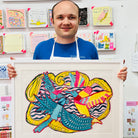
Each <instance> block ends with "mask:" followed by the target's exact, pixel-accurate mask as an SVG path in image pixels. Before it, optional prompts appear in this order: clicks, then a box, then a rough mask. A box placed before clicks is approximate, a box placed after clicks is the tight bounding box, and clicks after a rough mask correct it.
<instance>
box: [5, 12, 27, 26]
mask: <svg viewBox="0 0 138 138" xmlns="http://www.w3.org/2000/svg"><path fill="white" fill-rule="evenodd" d="M6 23H7V28H24V27H26V23H25V10H24V9H6Z"/></svg>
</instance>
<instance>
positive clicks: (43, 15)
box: [28, 8, 48, 27]
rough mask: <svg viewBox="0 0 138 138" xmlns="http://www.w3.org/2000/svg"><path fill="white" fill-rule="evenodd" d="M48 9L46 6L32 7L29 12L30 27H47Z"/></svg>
mask: <svg viewBox="0 0 138 138" xmlns="http://www.w3.org/2000/svg"><path fill="white" fill-rule="evenodd" d="M47 24H48V21H47V11H46V9H45V8H41V9H38V8H31V9H30V10H29V12H28V26H29V27H46V26H47Z"/></svg>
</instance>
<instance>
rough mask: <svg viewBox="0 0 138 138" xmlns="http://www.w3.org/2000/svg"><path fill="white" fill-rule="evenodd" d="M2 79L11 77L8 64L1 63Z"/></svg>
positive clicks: (0, 75)
mask: <svg viewBox="0 0 138 138" xmlns="http://www.w3.org/2000/svg"><path fill="white" fill-rule="evenodd" d="M0 79H9V77H8V70H7V65H2V64H0Z"/></svg>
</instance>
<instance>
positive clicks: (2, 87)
mask: <svg viewBox="0 0 138 138" xmlns="http://www.w3.org/2000/svg"><path fill="white" fill-rule="evenodd" d="M8 95H9V86H8V84H0V96H8Z"/></svg>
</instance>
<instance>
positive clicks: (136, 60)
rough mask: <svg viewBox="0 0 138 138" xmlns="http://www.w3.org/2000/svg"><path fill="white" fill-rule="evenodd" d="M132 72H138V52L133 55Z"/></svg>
mask: <svg viewBox="0 0 138 138" xmlns="http://www.w3.org/2000/svg"><path fill="white" fill-rule="evenodd" d="M132 71H133V72H138V52H136V53H134V54H133V55H132Z"/></svg>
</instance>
